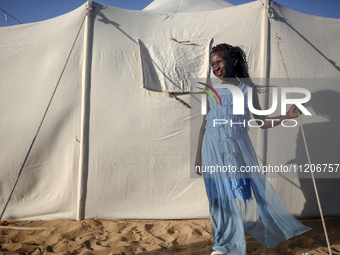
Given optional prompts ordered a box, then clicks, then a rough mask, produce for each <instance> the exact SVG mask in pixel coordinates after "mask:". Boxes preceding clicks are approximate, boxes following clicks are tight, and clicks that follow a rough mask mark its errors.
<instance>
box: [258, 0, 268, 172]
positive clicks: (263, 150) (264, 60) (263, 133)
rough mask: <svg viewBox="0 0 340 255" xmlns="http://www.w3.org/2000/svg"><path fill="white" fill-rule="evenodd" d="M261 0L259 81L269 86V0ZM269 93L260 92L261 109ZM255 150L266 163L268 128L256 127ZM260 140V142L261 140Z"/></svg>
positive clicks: (264, 105)
mask: <svg viewBox="0 0 340 255" xmlns="http://www.w3.org/2000/svg"><path fill="white" fill-rule="evenodd" d="M260 1H261V2H262V6H263V8H262V11H261V20H262V23H261V39H260V40H261V42H260V74H259V78H260V83H261V85H265V86H269V63H270V30H269V21H268V17H267V13H266V9H267V8H269V2H270V0H260ZM269 94H270V93H260V94H259V100H260V102H261V105H262V106H263V109H268V105H269ZM257 141H258V142H257V146H256V151H257V153H258V157H259V159H260V160H261V161H262V164H263V165H266V164H267V146H268V130H266V129H265V130H262V129H258V131H257ZM261 141H262V142H261Z"/></svg>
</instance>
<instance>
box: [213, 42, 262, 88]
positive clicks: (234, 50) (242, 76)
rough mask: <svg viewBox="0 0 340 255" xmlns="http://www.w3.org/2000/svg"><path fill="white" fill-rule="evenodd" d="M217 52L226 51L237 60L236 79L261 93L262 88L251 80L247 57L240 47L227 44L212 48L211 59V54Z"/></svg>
mask: <svg viewBox="0 0 340 255" xmlns="http://www.w3.org/2000/svg"><path fill="white" fill-rule="evenodd" d="M217 51H224V52H225V53H226V54H228V55H229V56H230V57H231V58H233V59H237V63H236V66H235V69H236V77H235V78H237V79H238V80H239V81H240V82H241V83H246V84H248V85H250V86H251V87H254V88H256V90H257V92H260V90H261V88H262V86H260V85H256V84H254V83H253V81H252V80H251V79H250V76H249V71H248V69H249V68H248V62H247V57H246V54H245V53H244V51H243V50H242V49H241V48H240V47H238V46H235V47H234V46H231V45H229V44H226V43H222V44H218V45H216V46H214V47H212V49H211V52H210V57H211V54H213V53H215V52H217Z"/></svg>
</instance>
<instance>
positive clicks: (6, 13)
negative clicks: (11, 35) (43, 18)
mask: <svg viewBox="0 0 340 255" xmlns="http://www.w3.org/2000/svg"><path fill="white" fill-rule="evenodd" d="M0 10H1V11H3V12H4V13H5V18H6V20H8V17H7V15H8V16H10V17H11V18H13V19H14V20H16V21H18V22H19V23H20V24H24V23H22V22H21V21H20V20H18V19H17V18H15V17H14V16H13V15H11V14H9V13H8V12H7V11H5V10H4V9H2V8H0Z"/></svg>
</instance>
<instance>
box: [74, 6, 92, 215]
mask: <svg viewBox="0 0 340 255" xmlns="http://www.w3.org/2000/svg"><path fill="white" fill-rule="evenodd" d="M91 10H92V1H90V0H89V1H88V2H87V10H86V15H87V17H86V22H85V28H84V60H83V68H82V69H83V70H82V94H81V123H80V129H81V131H80V132H81V134H80V151H79V164H78V190H77V220H83V219H84V218H85V203H86V193H87V178H88V163H89V129H90V92H91V64H92V25H93V24H92V15H91Z"/></svg>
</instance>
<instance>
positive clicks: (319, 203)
mask: <svg viewBox="0 0 340 255" xmlns="http://www.w3.org/2000/svg"><path fill="white" fill-rule="evenodd" d="M263 7H264V8H265V10H266V14H267V17H268V20H269V24H270V27H271V29H272V31H273V32H274V34H275V43H276V46H277V49H278V51H279V54H280V58H281V62H282V65H283V68H284V70H285V73H286V77H287V80H288V84H289V86H290V87H292V84H291V83H290V79H289V75H288V71H287V67H286V64H285V61H284V58H283V55H282V52H281V49H280V45H279V42H278V34H277V33H276V31H275V29H274V26H273V24H272V22H271V17H270V13H269V8H270V6H268V7H266V6H263ZM293 96H294V98H295V95H293ZM298 115H299V126H300V128H301V133H302V138H303V143H304V146H305V150H306V155H307V160H308V164H309V165H311V164H312V163H311V159H310V155H309V150H308V146H307V140H306V136H305V131H304V128H303V124H302V119H301V115H300V114H298ZM311 177H312V182H313V187H314V191H315V196H316V200H317V203H318V208H319V212H320V216H321V221H322V226H323V230H324V233H325V237H326V242H327V246H328V252H329V254H330V255H332V250H331V245H330V242H329V237H328V233H327V228H326V223H325V219H324V216H323V212H322V208H321V202H320V198H319V193H318V189H317V186H316V182H315V178H314V173H313V172H312V171H311Z"/></svg>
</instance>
